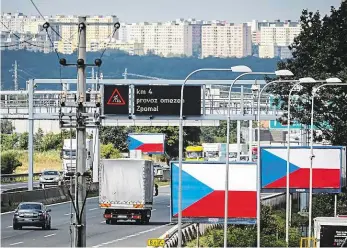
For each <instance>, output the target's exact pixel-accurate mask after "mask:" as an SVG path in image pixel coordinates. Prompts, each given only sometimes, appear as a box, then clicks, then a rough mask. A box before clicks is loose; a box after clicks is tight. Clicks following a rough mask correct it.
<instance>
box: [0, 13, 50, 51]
mask: <svg viewBox="0 0 347 248" xmlns="http://www.w3.org/2000/svg"><path fill="white" fill-rule="evenodd" d="M0 23H1V24H2V25H3V26H4V27H5V28H6V29H7V30H8V31H10V32H11V33H12V34H13V35H14V36H15V37H16V38H17V39H18V40H20V39H21V37H20V36H18V35H17V34H16V33H14V32H13V31H12V30H11V29H10V28H9V27H8V26H7V25H6V24H5V23H4V22H3V21H1V20H0ZM42 31H43V29H42V30H41V31H40V32H42ZM33 38H34V37H33ZM33 38H32V39H33ZM22 43H27V44H29V45H31V46H35V47H39V48H43V49H44V48H45V47H42V46H39V45H36V44H33V43H31V42H29V41H26V40H24V41H20V42H18V44H15V45H20V44H22ZM1 47H7V46H1ZM8 47H11V46H10V45H8Z"/></svg>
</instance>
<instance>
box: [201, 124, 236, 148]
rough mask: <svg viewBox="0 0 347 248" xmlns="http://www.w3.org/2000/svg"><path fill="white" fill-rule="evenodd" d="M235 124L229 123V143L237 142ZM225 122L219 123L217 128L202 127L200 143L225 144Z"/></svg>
mask: <svg viewBox="0 0 347 248" xmlns="http://www.w3.org/2000/svg"><path fill="white" fill-rule="evenodd" d="M236 131H237V122H236V121H232V122H231V123H230V143H236V141H237V135H236ZM226 134H227V122H226V121H220V124H219V126H218V127H202V128H201V142H203V143H226V141H227V136H226Z"/></svg>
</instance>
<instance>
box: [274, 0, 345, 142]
mask: <svg viewBox="0 0 347 248" xmlns="http://www.w3.org/2000/svg"><path fill="white" fill-rule="evenodd" d="M300 21H301V27H302V32H301V33H300V35H299V36H298V37H297V38H296V39H295V40H294V43H293V44H292V45H291V46H290V49H291V50H292V51H293V58H292V59H290V60H287V61H282V62H280V63H279V64H278V68H279V69H284V68H286V69H289V70H291V71H292V72H293V73H294V75H295V77H296V78H301V77H313V78H315V79H318V80H319V79H326V78H329V77H338V78H340V79H341V80H342V82H345V81H346V80H347V55H346V54H347V49H346V45H345V44H346V37H347V2H346V1H344V2H342V3H341V7H340V8H339V9H335V8H333V7H332V8H331V13H330V16H325V17H323V18H321V16H320V14H319V12H316V13H313V12H309V11H308V10H303V12H302V15H301V18H300ZM290 87H291V85H290V84H289V85H288V84H277V85H276V86H274V87H271V88H269V90H268V91H272V92H274V93H275V94H276V95H278V96H280V98H281V99H282V100H284V104H281V108H282V109H287V108H288V106H287V99H288V92H289V88H290ZM312 88H313V85H312V84H311V85H310V84H303V88H302V89H301V90H300V92H298V93H296V94H298V95H299V96H300V98H299V99H298V100H297V101H295V105H296V108H293V110H292V111H291V114H292V115H293V117H294V118H295V119H296V120H297V121H298V122H300V123H303V124H308V125H309V124H310V113H311V100H310V99H311V95H312ZM346 94H347V87H344V86H342V87H336V86H333V87H329V86H327V87H324V88H321V90H320V91H319V92H318V96H317V97H315V105H314V112H315V116H314V125H315V126H317V127H318V128H319V129H320V130H321V131H322V132H323V135H322V136H319V137H317V139H323V138H324V139H326V140H330V141H331V143H332V144H333V145H347V139H346V136H347V111H346V106H347V97H346ZM303 110H304V111H303ZM326 123H327V124H329V125H330V127H331V128H327V125H326Z"/></svg>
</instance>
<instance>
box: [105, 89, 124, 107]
mask: <svg viewBox="0 0 347 248" xmlns="http://www.w3.org/2000/svg"><path fill="white" fill-rule="evenodd" d="M107 104H108V105H125V101H124V100H123V97H122V96H121V94H120V93H119V91H118V89H114V91H113V93H112V95H111V97H110V99H108V102H107Z"/></svg>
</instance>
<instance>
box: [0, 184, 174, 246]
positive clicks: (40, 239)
mask: <svg viewBox="0 0 347 248" xmlns="http://www.w3.org/2000/svg"><path fill="white" fill-rule="evenodd" d="M49 208H50V209H52V212H51V216H52V229H51V230H42V229H41V228H35V227H34V228H31V227H23V229H22V230H13V228H12V217H13V213H5V214H2V215H1V247H70V225H69V224H70V204H69V203H61V204H55V205H52V206H50V207H49ZM86 210H87V246H88V247H146V246H147V240H148V239H149V238H158V237H160V236H161V235H162V234H163V233H165V231H167V230H169V229H170V228H171V227H172V225H170V224H169V220H170V188H169V187H160V188H159V195H158V196H156V197H155V198H154V206H153V210H152V217H151V219H150V223H149V224H148V225H137V224H135V223H132V222H130V223H126V222H124V223H118V224H115V225H106V223H105V220H104V218H103V212H104V211H103V210H102V209H100V208H99V206H98V198H97V197H94V198H90V199H88V200H87V204H86Z"/></svg>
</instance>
